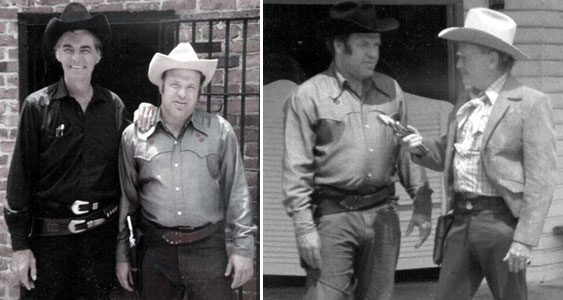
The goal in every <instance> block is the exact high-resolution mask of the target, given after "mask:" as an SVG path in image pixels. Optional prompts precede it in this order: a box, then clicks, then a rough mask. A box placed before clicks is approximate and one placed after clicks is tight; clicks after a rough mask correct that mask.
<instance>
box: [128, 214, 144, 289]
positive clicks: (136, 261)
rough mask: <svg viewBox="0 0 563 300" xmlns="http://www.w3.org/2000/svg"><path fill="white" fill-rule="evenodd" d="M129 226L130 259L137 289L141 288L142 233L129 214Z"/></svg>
mask: <svg viewBox="0 0 563 300" xmlns="http://www.w3.org/2000/svg"><path fill="white" fill-rule="evenodd" d="M127 228H128V229H129V259H130V264H131V273H132V275H133V284H134V287H135V290H137V291H140V290H141V287H142V286H141V258H142V255H141V253H142V247H141V244H142V243H141V241H142V239H141V234H140V231H138V230H136V228H137V226H136V222H135V225H134V224H133V221H132V218H131V216H127Z"/></svg>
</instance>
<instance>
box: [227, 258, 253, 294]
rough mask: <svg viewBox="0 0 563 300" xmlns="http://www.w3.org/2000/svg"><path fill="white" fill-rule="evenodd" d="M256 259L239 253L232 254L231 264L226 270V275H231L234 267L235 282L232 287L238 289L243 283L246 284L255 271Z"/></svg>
mask: <svg viewBox="0 0 563 300" xmlns="http://www.w3.org/2000/svg"><path fill="white" fill-rule="evenodd" d="M253 267H254V259H253V258H252V257H245V256H241V255H237V254H233V255H231V257H230V258H229V264H228V265H227V269H226V270H225V276H229V275H231V273H232V271H233V269H234V274H233V283H232V284H231V288H232V289H236V288H238V287H240V286H242V285H243V284H245V283H246V282H247V281H248V280H250V278H252V274H253V273H254V268H253Z"/></svg>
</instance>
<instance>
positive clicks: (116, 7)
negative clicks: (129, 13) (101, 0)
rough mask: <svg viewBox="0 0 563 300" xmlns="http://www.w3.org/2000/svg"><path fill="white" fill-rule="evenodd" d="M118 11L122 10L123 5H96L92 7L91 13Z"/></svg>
mask: <svg viewBox="0 0 563 300" xmlns="http://www.w3.org/2000/svg"><path fill="white" fill-rule="evenodd" d="M120 10H123V5H122V4H117V3H111V4H97V5H95V6H93V7H92V11H94V12H106V11H120Z"/></svg>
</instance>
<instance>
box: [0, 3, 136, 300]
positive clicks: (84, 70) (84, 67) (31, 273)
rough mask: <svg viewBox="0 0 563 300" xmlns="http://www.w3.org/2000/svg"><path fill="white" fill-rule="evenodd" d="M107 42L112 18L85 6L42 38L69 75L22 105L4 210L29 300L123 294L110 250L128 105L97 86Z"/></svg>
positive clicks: (15, 267) (71, 8) (71, 9)
mask: <svg viewBox="0 0 563 300" xmlns="http://www.w3.org/2000/svg"><path fill="white" fill-rule="evenodd" d="M110 36H111V29H110V25H109V22H108V20H107V18H106V17H105V16H104V15H101V14H99V15H95V16H91V15H90V13H89V12H88V10H87V9H86V7H85V6H84V5H83V4H79V3H70V4H68V5H67V6H66V7H65V9H64V11H63V12H62V14H61V16H60V18H53V19H51V20H50V22H49V23H48V25H47V27H46V29H45V35H44V42H45V45H46V47H47V49H48V50H49V51H53V50H54V54H55V57H56V59H57V60H58V61H59V62H60V63H61V66H62V70H63V73H64V76H63V78H62V79H61V80H60V81H59V82H57V83H55V84H52V85H50V86H48V87H45V88H43V89H41V90H39V91H36V92H34V93H32V94H31V95H29V96H28V97H27V98H26V99H25V101H24V102H23V106H22V109H21V113H20V125H19V130H18V135H17V139H16V145H15V149H14V154H13V157H12V162H11V166H10V173H9V177H8V187H7V196H6V201H5V204H4V213H5V219H6V223H7V224H8V229H9V231H10V235H11V241H12V250H13V251H14V253H13V256H12V261H11V269H12V271H13V272H14V273H15V275H16V277H17V280H18V281H19V282H21V283H22V289H21V297H22V299H29V298H33V299H57V300H60V299H78V298H81V299H104V298H107V297H108V293H109V292H110V290H111V289H113V288H114V287H117V282H116V280H115V277H114V276H113V272H114V267H115V260H114V258H115V255H114V252H115V243H112V242H110V241H112V240H114V239H115V236H116V234H117V213H116V211H117V208H118V207H117V205H118V201H119V197H120V188H119V178H118V169H117V160H118V148H119V138H120V135H121V132H122V130H123V129H124V128H125V126H126V125H127V123H128V122H127V120H126V118H125V111H126V110H125V106H124V105H123V103H122V101H121V99H120V98H119V97H118V96H117V95H116V94H114V93H112V92H111V91H109V90H107V89H105V88H103V87H100V86H97V85H95V84H93V83H92V82H91V79H92V72H93V71H94V68H95V66H96V65H97V63H98V62H99V61H100V59H101V48H102V46H103V45H104V43H106V42H107V41H108V40H109V38H110ZM102 241H103V242H102Z"/></svg>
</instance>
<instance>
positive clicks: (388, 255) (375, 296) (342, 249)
mask: <svg viewBox="0 0 563 300" xmlns="http://www.w3.org/2000/svg"><path fill="white" fill-rule="evenodd" d="M317 229H318V232H319V235H320V239H321V259H322V267H321V269H311V268H307V267H306V268H305V269H306V271H307V294H306V295H305V297H304V299H315V300H337V299H349V298H350V297H351V295H352V294H353V295H354V299H366V300H368V299H369V300H383V299H385V300H389V299H391V297H392V293H393V285H394V276H395V268H396V266H397V258H398V256H399V244H400V239H401V232H400V227H399V219H398V217H397V214H396V205H395V204H394V203H393V204H385V205H383V206H378V207H375V208H370V209H367V210H363V211H354V212H345V213H337V214H331V215H326V216H322V217H321V218H319V219H318V220H317Z"/></svg>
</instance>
